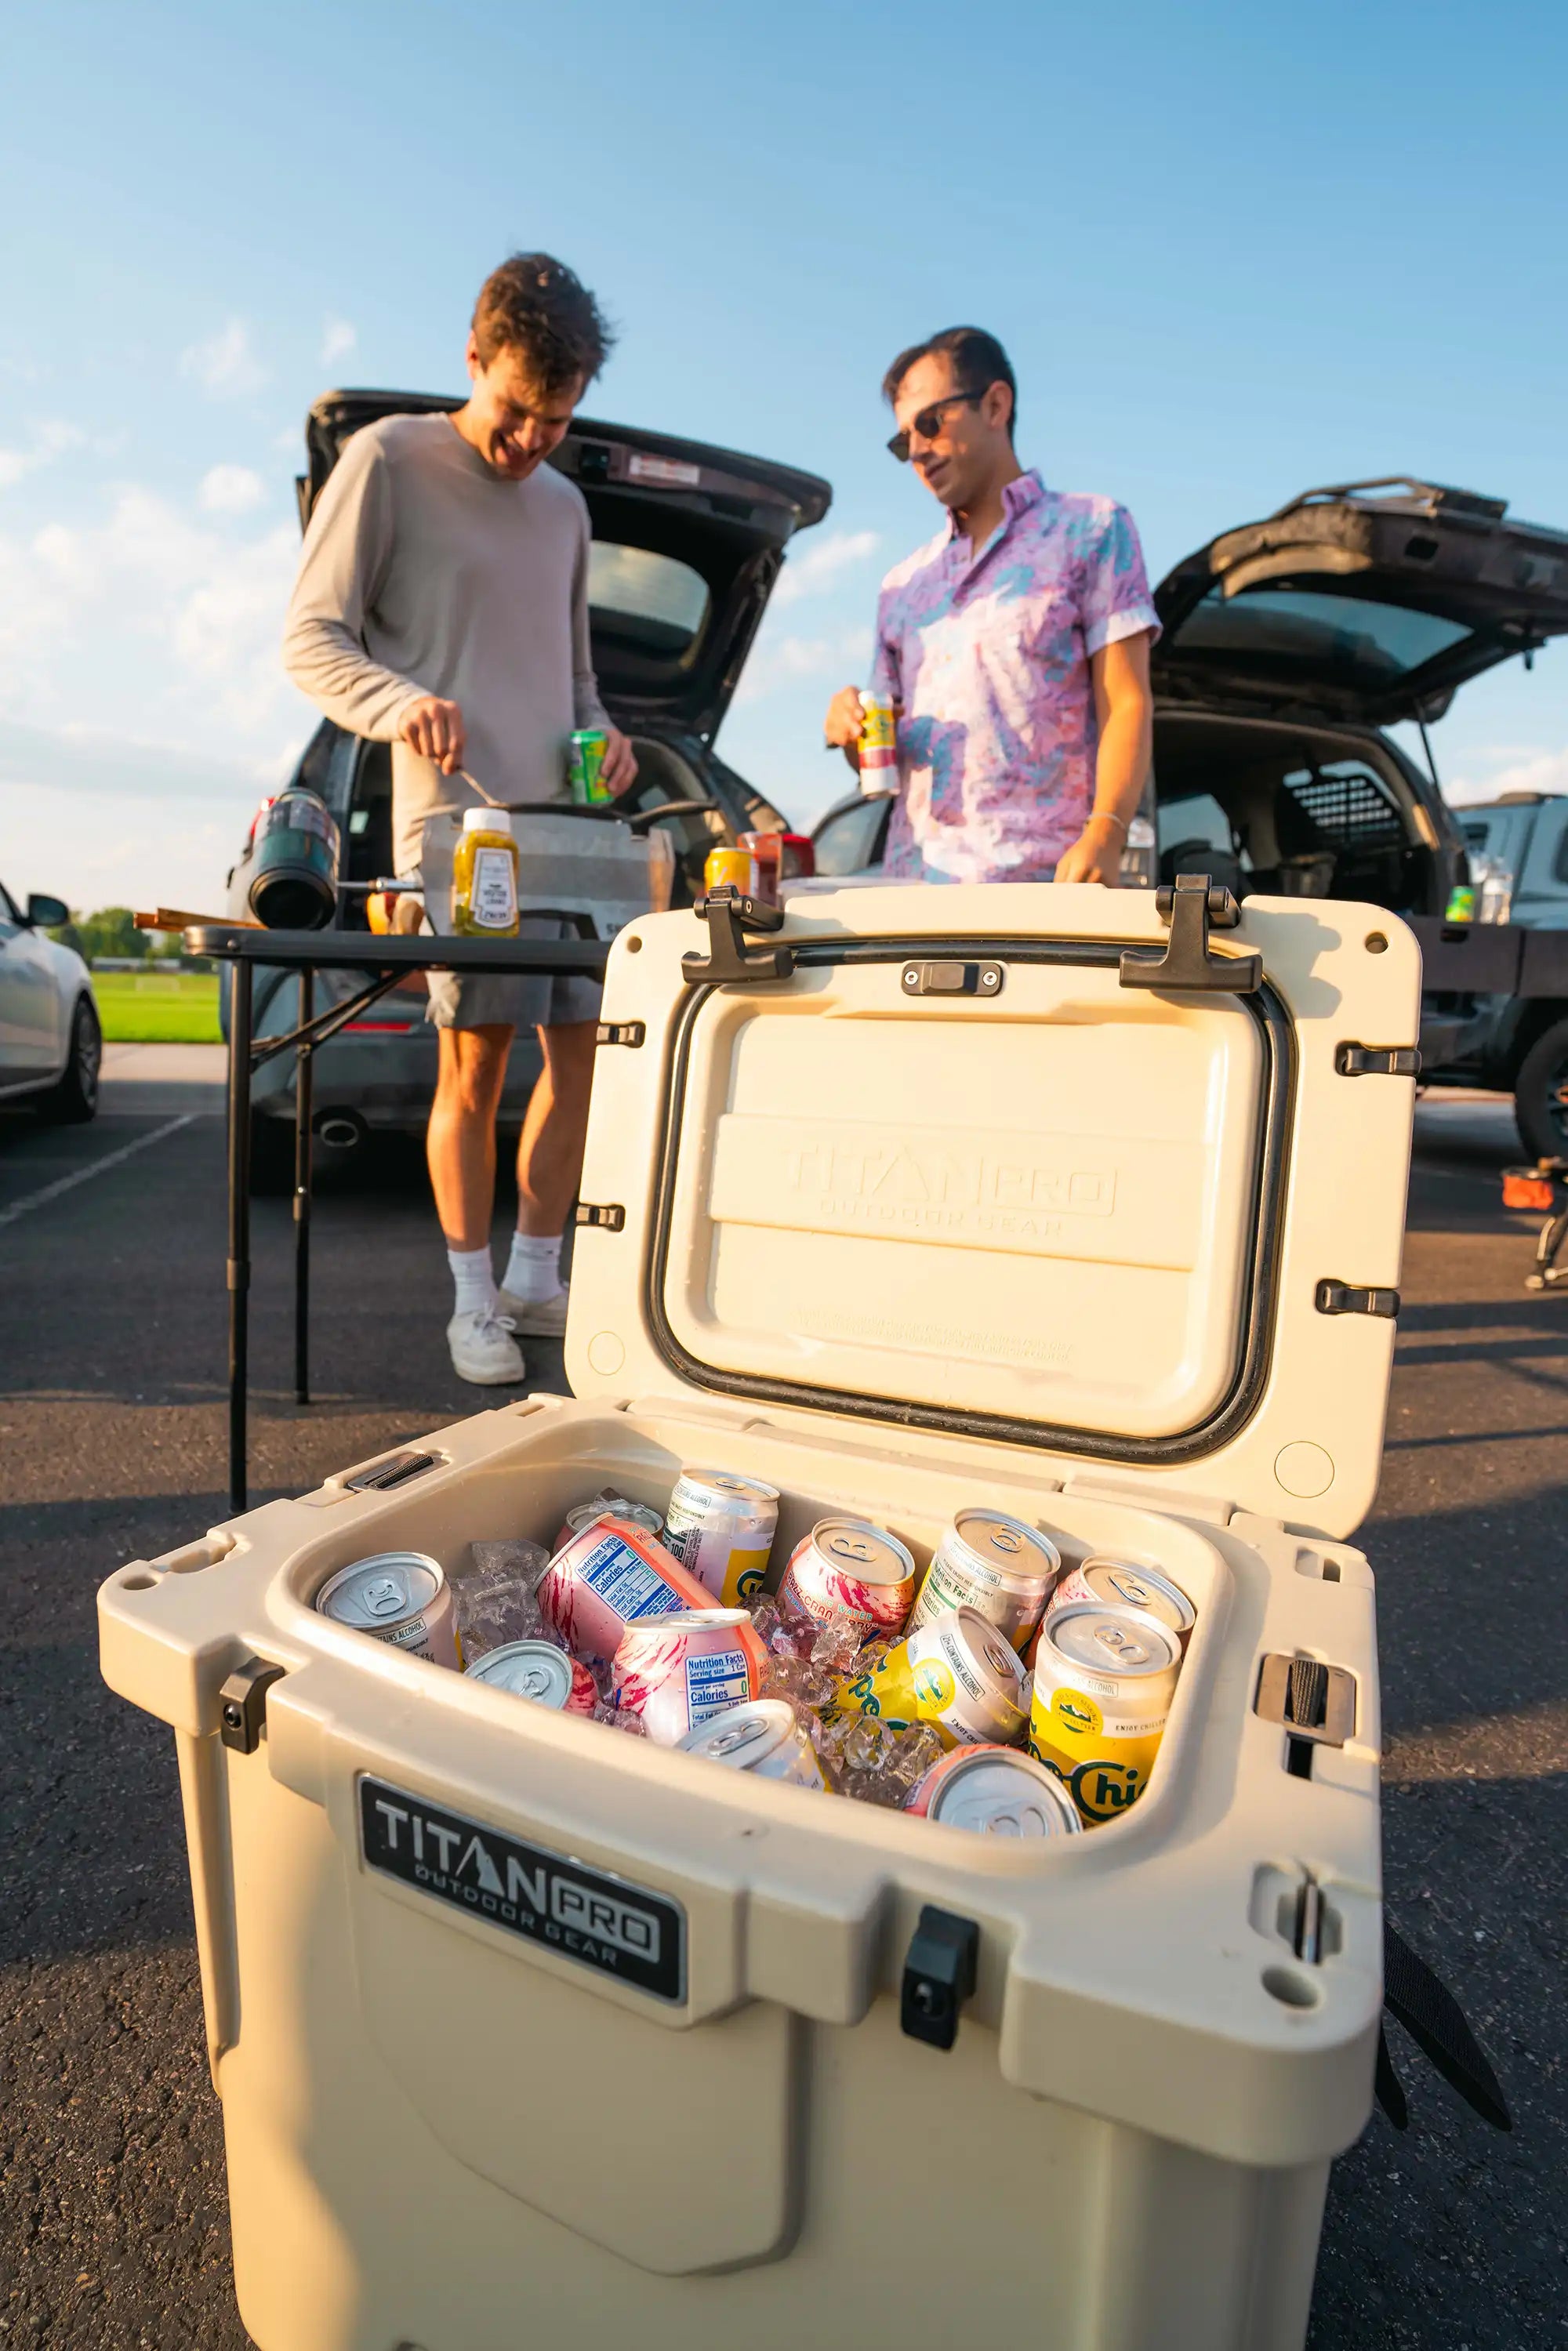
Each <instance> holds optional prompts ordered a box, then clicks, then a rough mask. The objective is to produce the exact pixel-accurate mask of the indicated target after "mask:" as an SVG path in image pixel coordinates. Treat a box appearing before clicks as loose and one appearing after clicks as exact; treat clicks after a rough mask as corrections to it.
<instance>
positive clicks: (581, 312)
mask: <svg viewBox="0 0 1568 2351" xmlns="http://www.w3.org/2000/svg"><path fill="white" fill-rule="evenodd" d="M474 340H475V341H476V343H477V344H478V346H479V363H480V365H481V366H482V367H488V366H489V364H490V362H491V360H493V359H494V358H495V357H496V355H497V352H498V351H503V350H511V351H516V352H517V355H518V357H519V358H520V359H521V360H522V361H523V364H524V365H525V367H526V368H527V369H528V373H529V374H530V375H531V376H532V377H533V379H534V381H535V383H536V385H537V387H538V390H539V391H540V392H565V391H566V390H567V389H568V387H569V386H570V385H571V384H573V383H576V382H578V381H581V382H582V383H584V384H590V383H591V382H592V381H593V379H594V377H595V376H596V375H597V374H598V373H599V371H600V369H601V367H602V366H603V365H604V362H605V360H606V359H607V358H608V356H609V353H610V349H611V346H612V343H613V342H614V340H615V338H614V336H613V334H612V332H611V329H610V328H609V327H608V325H607V324H606V323H605V319H604V315H603V313H602V311H601V309H600V308H599V305H598V303H597V302H596V301H595V300H594V298H593V297H592V295H591V293H590V292H589V290H588V288H587V287H586V286H585V285H584V284H583V282H582V280H581V278H580V277H577V276H576V275H575V273H574V272H573V271H571V270H570V269H569V268H568V267H567V266H566V264H565V262H564V261H557V260H556V258H555V256H554V255H553V254H549V253H514V254H513V255H512V256H511V258H510V259H509V260H507V261H503V262H502V264H501V266H500V267H499V269H492V271H491V272H490V275H489V276H488V277H486V280H485V283H484V285H483V286H482V287H480V289H479V299H478V300H477V302H476V304H475V305H474Z"/></svg>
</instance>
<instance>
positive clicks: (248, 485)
mask: <svg viewBox="0 0 1568 2351" xmlns="http://www.w3.org/2000/svg"><path fill="white" fill-rule="evenodd" d="M198 495H199V496H200V499H201V503H202V506H203V507H204V509H205V511H206V512H207V513H208V514H223V515H241V514H250V513H252V512H254V510H255V509H256V507H259V506H264V505H265V504H266V502H267V484H266V483H265V482H264V481H263V480H262V478H261V475H259V474H256V473H253V472H252V470H251V468H250V467H249V466H248V465H214V466H213V467H212V468H211V469H210V470H209V471H208V472H207V473H205V474H204V475H203V476H202V486H201V490H200V492H199V493H198Z"/></svg>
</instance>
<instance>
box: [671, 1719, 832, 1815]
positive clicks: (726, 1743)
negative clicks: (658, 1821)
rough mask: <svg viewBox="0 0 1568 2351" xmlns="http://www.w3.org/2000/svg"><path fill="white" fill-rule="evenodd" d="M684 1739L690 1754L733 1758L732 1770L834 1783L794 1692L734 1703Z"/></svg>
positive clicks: (795, 1781) (826, 1785)
mask: <svg viewBox="0 0 1568 2351" xmlns="http://www.w3.org/2000/svg"><path fill="white" fill-rule="evenodd" d="M679 1743H680V1745H681V1746H682V1747H683V1748H684V1749H685V1752H686V1753H687V1754H688V1755H701V1756H704V1757H706V1760H707V1761H708V1762H710V1763H727V1764H728V1766H729V1768H730V1770H731V1771H755V1772H756V1774H757V1776H758V1779H759V1780H783V1781H786V1782H788V1783H789V1785H790V1786H791V1787H794V1788H820V1789H823V1790H826V1791H830V1792H831V1789H832V1782H831V1780H830V1779H829V1777H828V1775H827V1773H826V1772H825V1771H823V1769H822V1762H821V1756H819V1754H818V1753H817V1750H816V1749H815V1747H814V1746H813V1745H812V1744H811V1734H810V1731H809V1730H808V1729H807V1728H806V1726H805V1724H804V1723H803V1722H802V1721H801V1719H800V1716H799V1715H798V1714H797V1713H796V1711H795V1709H794V1708H793V1707H792V1706H791V1705H790V1704H789V1699H788V1698H758V1699H757V1700H756V1701H755V1702H754V1704H752V1705H750V1706H732V1707H730V1708H728V1710H727V1712H726V1713H724V1714H716V1715H715V1716H714V1717H713V1719H712V1720H711V1721H709V1722H704V1723H699V1724H698V1726H697V1728H696V1729H695V1730H688V1731H687V1733H686V1735H685V1738H684V1739H683V1740H681V1741H680V1742H679Z"/></svg>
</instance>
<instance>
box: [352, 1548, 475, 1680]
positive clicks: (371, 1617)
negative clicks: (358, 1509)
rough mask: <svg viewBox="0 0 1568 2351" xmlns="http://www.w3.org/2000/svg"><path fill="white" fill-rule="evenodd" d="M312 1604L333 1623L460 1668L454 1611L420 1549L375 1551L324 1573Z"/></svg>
mask: <svg viewBox="0 0 1568 2351" xmlns="http://www.w3.org/2000/svg"><path fill="white" fill-rule="evenodd" d="M316 1605H317V1607H318V1609H319V1611H320V1613H321V1614H322V1615H323V1616H329V1617H330V1618H331V1619H332V1622H333V1624H334V1625H350V1626H351V1627H352V1628H353V1630H354V1631H355V1632H356V1633H370V1634H371V1635H374V1637H375V1638H376V1639H377V1640H378V1641H391V1642H392V1645H393V1646H394V1647H396V1648H399V1649H406V1650H407V1651H408V1652H409V1654H410V1656H415V1657H428V1658H429V1659H430V1660H431V1662H432V1664H433V1665H437V1666H454V1667H457V1668H458V1669H459V1671H461V1669H462V1665H463V1651H462V1647H461V1646H460V1644H459V1642H458V1638H457V1610H456V1608H455V1605H454V1604H453V1599H452V1586H451V1585H450V1584H449V1583H447V1581H446V1578H445V1576H444V1574H443V1573H442V1571H441V1568H440V1565H439V1564H438V1562H436V1561H435V1560H434V1559H427V1558H426V1557H425V1555H424V1553H423V1552H421V1551H379V1552H375V1553H374V1555H373V1556H372V1557H371V1558H370V1559H357V1560H356V1561H355V1562H354V1563H353V1565H352V1567H342V1568H340V1569H339V1571H338V1573H337V1574H336V1575H331V1576H329V1577H328V1579H327V1581H326V1583H324V1584H323V1585H322V1586H321V1589H320V1591H319V1593H317V1594H316Z"/></svg>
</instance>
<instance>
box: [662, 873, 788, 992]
mask: <svg viewBox="0 0 1568 2351" xmlns="http://www.w3.org/2000/svg"><path fill="white" fill-rule="evenodd" d="M696 911H697V913H698V914H702V915H704V916H705V917H706V921H707V936H708V951H707V955H706V958H705V957H704V956H700V955H684V956H682V957H681V976H682V977H683V978H684V979H685V983H686V986H687V987H700V986H702V985H704V984H705V983H706V984H709V985H716V986H717V987H737V986H744V985H746V984H747V983H749V982H751V981H753V980H759V979H788V978H789V977H790V975H791V974H792V972H793V971H794V968H795V955H794V950H793V948H791V947H761V948H758V950H757V951H756V952H755V953H753V952H752V951H751V950H749V949H748V948H747V944H746V941H745V939H744V938H743V937H742V935H741V934H742V932H743V930H746V931H779V930H782V929H783V927H784V909H783V907H782V906H768V905H765V904H763V902H762V900H761V899H760V898H748V897H747V896H746V894H745V893H744V892H742V891H739V890H737V889H736V888H735V886H734V884H733V883H728V882H727V883H722V884H721V886H720V887H719V888H718V889H716V890H710V891H709V892H708V893H707V896H706V898H705V899H704V900H703V902H702V904H700V905H699V906H698V908H697V910H696Z"/></svg>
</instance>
